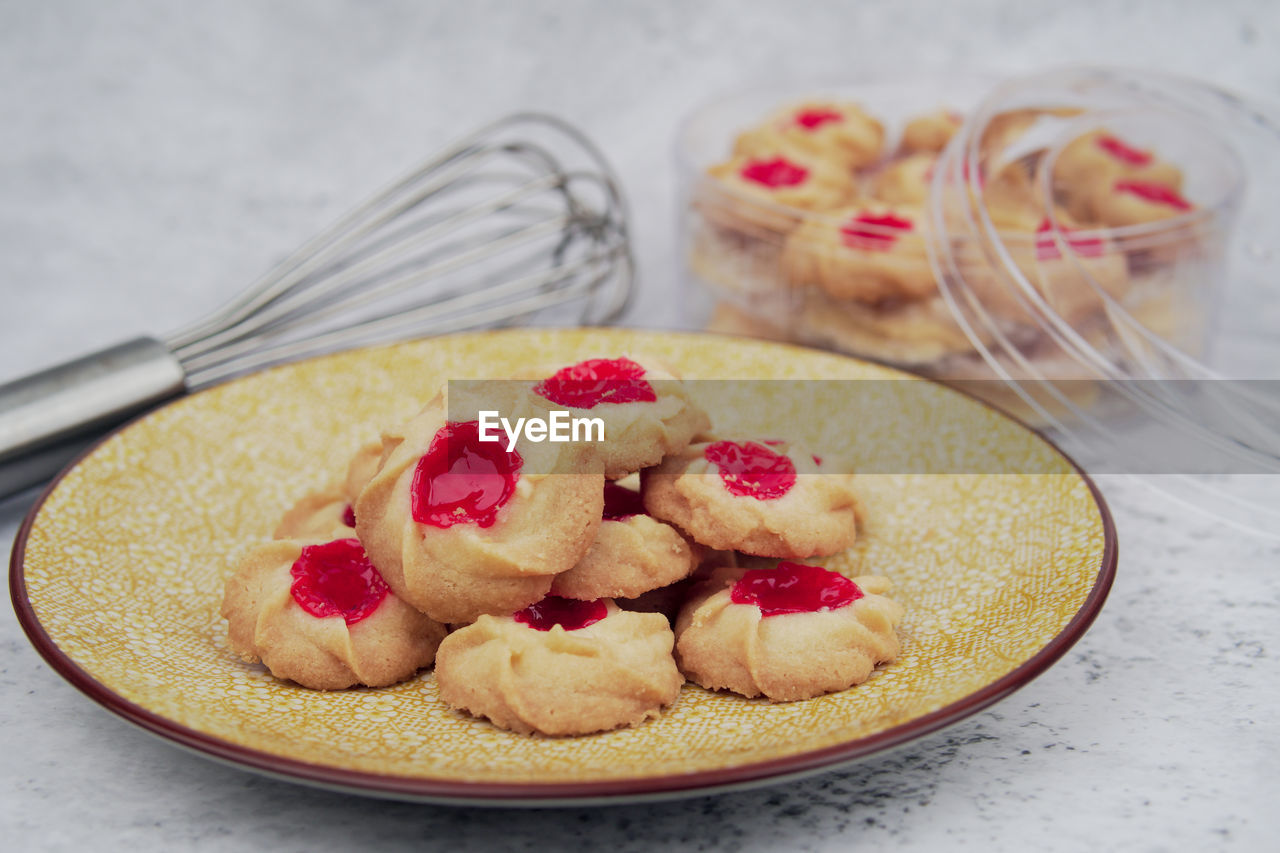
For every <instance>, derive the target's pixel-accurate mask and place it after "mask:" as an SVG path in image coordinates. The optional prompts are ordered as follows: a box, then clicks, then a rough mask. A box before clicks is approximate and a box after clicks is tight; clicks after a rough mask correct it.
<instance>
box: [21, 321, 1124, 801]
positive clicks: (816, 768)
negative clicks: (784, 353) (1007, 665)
mask: <svg viewBox="0 0 1280 853" xmlns="http://www.w3.org/2000/svg"><path fill="white" fill-rule="evenodd" d="M538 331H547V330H538ZM627 331H638V332H641V333H649V334H653V333H655V332H656V333H658V334H674V335H676V336H679V337H688V336H690V335H689V334H688V333H684V334H681V333H680V332H674V333H673V332H671V331H670V330H627ZM475 334H477V333H462V334H460V335H444V336H441V337H442V338H454V337H463V336H469V335H475ZM478 334H485V333H484V332H481V333H478ZM695 336H696V335H695ZM741 340H743V341H753V342H757V343H763V344H769V343H770V342H766V341H755V339H752V338H742V339H741ZM401 343H407V342H401ZM389 346H396V344H391V345H382V346H374V347H362V348H357V350H346V351H344V352H347V353H350V352H355V351H358V350H359V349H366V350H377V349H385V348H389ZM784 346H785V345H784ZM789 348H794V349H800V350H802V351H812V352H815V353H821V354H824V355H832V353H826V352H824V351H822V350H810V349H809V348H807V347H789ZM337 354H338V353H329V354H326V355H322V356H318V357H317V358H327V357H329V356H331V355H337ZM839 357H841V358H847V359H849V360H851V361H863V362H865V363H868V364H873V365H875V366H877V367H886V365H881V364H879V363H878V362H874V361H867V360H864V359H858V358H855V357H853V356H839ZM311 360H314V359H305V361H311ZM283 366H285V365H279V366H277V367H273V368H268V370H274V369H278V368H279V367H283ZM889 369H891V370H896V371H898V372H900V373H903V374H906V375H908V376H911V377H913V378H917V379H924V380H925V381H927V382H933V383H934V384H938V385H942V386H943V387H945V388H947V390H949V391H953V392H955V393H958V394H961V395H962V396H964V397H966V398H968V399H969V400H971V401H973V402H975V403H978V404H980V405H982V406H985V407H986V408H988V409H991V410H992V411H994V412H995V413H996V414H998V415H999V416H1001V417H1004V418H1007V419H1009V420H1011V421H1013V422H1014V423H1016V424H1017V425H1018V426H1020V427H1021V428H1023V429H1025V430H1027V431H1028V432H1031V433H1032V434H1033V435H1034V436H1035V437H1036V438H1037V439H1038V440H1039V441H1042V442H1044V443H1045V444H1046V445H1048V446H1049V448H1050V449H1052V450H1053V451H1054V452H1055V453H1057V454H1058V455H1059V456H1060V457H1061V458H1062V459H1064V460H1065V461H1066V462H1067V463H1068V464H1069V465H1070V466H1071V468H1072V470H1073V471H1074V472H1075V474H1076V475H1077V476H1078V477H1079V478H1080V479H1081V480H1082V481H1083V482H1084V484H1085V485H1086V486H1087V487H1088V489H1089V493H1090V496H1091V498H1092V500H1093V505H1094V507H1095V508H1096V509H1097V511H1098V514H1099V516H1100V518H1101V520H1102V532H1103V550H1102V560H1101V565H1100V566H1099V569H1098V573H1097V576H1096V577H1095V579H1094V583H1093V587H1092V588H1091V589H1090V590H1089V594H1088V596H1087V597H1086V598H1085V600H1084V602H1083V603H1082V604H1081V605H1080V608H1079V609H1078V610H1077V611H1076V612H1075V614H1074V615H1073V616H1072V617H1071V620H1070V621H1069V622H1067V624H1066V625H1065V626H1063V628H1062V629H1061V630H1060V631H1059V632H1058V633H1057V634H1055V635H1054V636H1053V638H1052V639H1051V640H1050V641H1049V642H1048V643H1046V644H1045V645H1044V646H1043V647H1042V648H1041V649H1040V650H1039V651H1038V652H1036V653H1035V654H1034V655H1032V656H1031V657H1029V658H1027V660H1025V661H1023V662H1022V663H1021V664H1019V665H1018V666H1016V667H1014V668H1013V669H1012V670H1010V671H1009V672H1007V673H1005V674H1004V675H1002V676H1001V677H1000V678H998V679H996V680H995V681H993V682H991V683H990V684H987V685H985V686H984V687H982V688H980V689H978V690H976V691H974V692H972V693H969V694H967V695H965V696H963V697H961V698H960V699H958V700H956V701H955V702H952V703H950V704H948V705H944V706H943V707H941V708H938V709H937V710H934V711H930V712H929V713H928V714H925V715H924V716H921V717H916V718H915V719H912V720H909V721H907V722H905V723H900V724H898V725H895V726H892V727H890V728H888V729H885V730H884V731H881V732H877V733H875V734H873V735H869V736H867V737H863V738H858V739H856V740H853V741H848V742H845V743H839V744H833V745H830V746H825V747H821V748H819V749H814V750H809V751H807V752H802V753H798V754H796V755H788V756H782V757H779V758H770V759H765V760H762V761H754V762H749V763H746V764H740V765H736V766H733V767H722V768H716V769H712V770H698V771H693V772H690V773H676V774H664V775H656V776H633V777H622V778H617V779H601V780H595V781H585V782H583V781H575V782H492V781H486V782H471V781H466V780H453V779H438V778H436V779H432V778H424V777H416V776H400V775H395V774H387V773H373V772H369V771H364V770H350V769H346V768H341V767H333V766H331V765H326V764H316V763H312V762H307V761H301V760H299V759H296V758H289V757H286V756H280V755H274V754H272V753H270V752H265V751H263V750H259V749H254V748H252V747H248V746H242V745H240V744H235V743H231V742H230V741H226V740H222V739H221V738H218V737H215V736H213V735H209V734H206V733H204V732H201V731H198V730H196V729H193V728H190V727H188V726H184V725H182V724H180V723H177V722H175V721H173V720H171V719H169V718H168V717H165V716H163V715H160V714H157V713H155V712H153V711H149V710H147V709H146V708H143V707H142V706H141V705H138V704H136V703H134V702H131V701H129V700H128V699H125V698H124V697H123V696H120V695H119V694H118V693H115V692H114V691H112V690H111V689H110V688H108V687H107V686H106V685H105V684H103V683H101V682H100V681H98V680H97V679H95V678H94V677H93V676H92V675H90V674H89V673H88V672H87V671H86V670H85V669H83V668H82V667H81V666H80V665H79V664H77V663H76V662H75V661H74V660H73V659H72V658H71V657H70V655H68V654H67V653H66V652H64V651H63V650H62V649H61V648H59V646H58V645H57V643H55V642H54V640H53V638H52V637H50V636H49V634H48V632H46V631H45V629H44V626H43V625H42V624H41V623H40V620H39V617H38V616H37V615H36V612H35V608H34V606H33V605H32V603H31V600H30V597H29V595H28V591H27V585H26V576H25V574H24V572H23V567H24V563H25V557H26V547H27V541H28V538H29V537H30V534H31V530H32V528H33V527H34V525H35V521H36V517H37V516H38V515H39V513H40V510H41V509H42V508H43V506H44V504H45V503H46V501H47V500H48V499H49V497H50V496H51V495H52V494H53V491H54V490H55V489H56V488H57V487H58V485H59V484H60V483H61V482H62V480H63V479H64V478H65V477H66V476H67V475H68V474H69V473H70V472H71V471H72V470H74V469H75V468H76V467H77V466H79V465H80V463H81V462H83V461H84V460H85V459H86V458H87V457H88V456H89V455H90V454H91V453H93V452H94V451H95V450H97V448H98V447H99V446H101V445H102V444H103V443H105V442H107V441H109V440H110V439H112V438H114V437H115V436H116V435H117V434H119V433H121V432H123V431H124V430H126V429H128V428H129V427H130V426H132V425H133V424H135V423H137V422H138V421H140V420H142V419H143V418H146V417H149V416H150V415H152V414H154V413H155V412H156V411H160V410H161V409H164V408H168V407H169V406H171V405H174V404H176V403H178V402H180V401H182V400H185V399H188V398H190V397H193V396H197V395H198V394H199V393H202V391H203V390H208V389H202V391H198V392H196V393H195V394H184V395H183V396H181V397H178V398H176V399H175V400H172V401H169V402H168V403H166V404H164V405H162V406H159V407H157V408H156V409H152V410H150V411H148V412H145V413H143V414H141V415H139V416H138V417H136V418H133V419H131V420H129V421H127V422H126V423H124V424H121V425H120V426H118V427H116V428H115V429H112V430H111V431H110V432H108V433H107V434H105V435H103V436H102V437H101V438H99V439H98V440H96V441H94V442H93V443H92V444H90V445H89V446H88V447H86V448H85V449H84V450H83V451H82V452H80V453H79V454H78V455H77V456H76V457H75V458H74V459H72V460H71V461H70V462H69V463H68V464H67V465H66V467H64V468H63V469H62V470H61V471H59V472H58V474H57V475H56V476H55V477H54V478H53V479H52V480H51V481H50V482H49V483H48V484H47V485H46V486H45V487H44V489H43V490H42V491H41V492H40V495H39V496H38V497H37V498H36V500H35V502H34V503H33V504H32V505H31V508H30V509H29V510H28V511H27V514H26V516H25V517H24V518H23V520H22V524H21V525H20V526H19V528H18V532H17V535H16V536H15V537H14V544H13V550H12V551H11V552H10V557H9V598H10V601H11V603H12V604H13V608H14V611H15V613H16V614H17V617H18V623H19V624H20V625H21V626H22V630H23V632H24V633H25V634H26V636H27V639H28V641H29V642H30V643H31V644H32V646H34V647H35V650H36V652H37V653H38V654H39V655H40V657H41V658H43V659H44V661H45V662H46V663H47V664H49V666H50V667H52V668H53V670H54V671H55V672H57V673H58V675H60V676H62V678H63V679H64V680H66V681H67V682H68V683H70V684H71V686H72V687H74V688H76V689H77V690H79V691H80V692H81V693H83V694H84V695H85V696H87V697H88V698H89V699H90V700H92V701H93V702H95V703H96V704H98V705H100V706H102V707H103V708H105V709H106V710H107V711H110V712H111V713H113V714H115V715H116V716H118V717H120V718H122V719H124V720H125V721H126V722H129V723H131V724H133V725H135V726H138V727H139V728H141V729H143V730H144V731H147V732H148V733H150V734H153V735H156V736H158V737H160V738H161V739H163V740H165V741H168V742H169V743H171V744H173V745H176V746H179V747H182V748H184V749H185V750H187V751H191V752H194V753H196V754H198V755H200V756H202V757H204V758H208V759H212V760H214V761H217V762H219V763H223V764H230V765H232V766H235V767H237V768H240V769H247V770H251V771H254V772H256V773H259V774H263V775H266V776H270V777H273V778H278V779H284V780H287V781H291V782H296V783H301V784H305V785H309V786H312V787H320V788H326V789H329V790H337V791H342V792H346V793H352V794H360V795H365V796H375V797H383V798H388V799H400V800H410V801H417V802H431V803H440V804H445V805H479V806H499V807H502V806H517V807H518V806H527V807H541V806H588V805H603V804H610V803H624V802H642V801H646V800H669V799H677V798H681V797H693V796H703V795H707V794H714V793H722V792H725V791H729V790H734V789H740V788H746V787H754V786H760V785H764V784H773V783H778V784H781V783H784V782H787V781H792V780H795V779H799V778H802V777H805V776H810V775H814V774H817V773H821V772H825V771H829V770H835V769H837V768H839V767H840V766H843V765H846V764H849V763H852V762H854V761H858V760H860V759H863V758H867V757H869V756H871V755H874V754H876V753H881V752H885V751H888V750H891V749H894V748H896V747H900V746H903V745H905V744H907V743H909V742H911V741H913V740H916V739H918V738H920V737H923V736H925V735H928V734H932V733H934V732H937V731H939V730H941V729H944V728H947V727H949V726H951V725H953V724H955V723H958V722H960V721H962V720H964V719H965V718H967V717H970V716H972V715H973V714H976V713H977V712H979V711H981V710H983V709H984V708H987V707H989V706H990V705H993V704H995V703H996V702H999V701H1000V700H1002V699H1004V698H1006V697H1007V696H1009V695H1010V694H1012V693H1014V692H1015V691H1017V690H1019V689H1021V688H1022V687H1025V686H1026V685H1027V684H1029V683H1030V682H1031V681H1033V680H1034V679H1036V678H1037V677H1039V676H1040V675H1041V674H1043V673H1044V672H1045V671H1046V670H1047V669H1048V668H1049V667H1050V666H1052V665H1053V664H1054V663H1056V662H1057V661H1058V660H1059V659H1060V658H1062V656H1063V655H1065V654H1066V653H1067V651H1068V650H1069V649H1070V648H1071V647H1072V646H1074V645H1075V644H1076V642H1078V641H1079V640H1080V638H1081V637H1083V636H1084V634H1085V632H1086V631H1087V630H1088V629H1089V627H1090V626H1091V625H1092V624H1093V622H1094V620H1095V619H1096V618H1097V616H1098V614H1099V613H1100V612H1101V610H1102V607H1103V604H1104V603H1105V602H1106V599H1107V595H1108V593H1109V592H1110V590H1111V586H1112V584H1113V582H1114V580H1115V574H1116V565H1117V563H1118V560H1119V544H1118V541H1117V535H1116V526H1115V521H1114V519H1113V518H1112V515H1111V510H1110V508H1109V507H1108V506H1107V502H1106V499H1105V498H1104V497H1103V496H1102V492H1101V491H1100V490H1099V489H1098V486H1097V484H1096V483H1095V482H1094V481H1093V478H1092V477H1090V476H1089V475H1088V474H1087V473H1086V472H1085V471H1084V469H1082V468H1081V467H1080V465H1079V464H1078V463H1077V462H1076V461H1075V460H1074V459H1073V458H1071V456H1069V455H1068V454H1067V453H1066V452H1065V451H1063V450H1062V448H1060V447H1059V446H1058V445H1057V444H1056V443H1054V442H1053V441H1052V440H1051V439H1049V438H1048V437H1046V436H1045V435H1043V434H1042V433H1040V432H1039V431H1037V430H1034V429H1032V428H1031V427H1029V426H1027V424H1025V423H1023V422H1022V421H1021V420H1020V419H1019V418H1017V417H1015V416H1014V415H1011V414H1009V413H1008V412H1005V411H1002V410H1000V409H998V408H996V407H995V406H993V405H992V404H990V403H988V402H986V401H985V400H981V399H979V398H977V397H975V396H973V395H972V394H971V393H969V392H968V391H965V390H964V389H962V388H955V387H953V386H949V385H946V384H945V383H942V382H939V381H937V380H934V379H931V378H929V377H922V376H919V375H918V374H913V373H910V372H909V371H905V370H902V369H901V368H892V367H890V368H889ZM247 375H256V374H247ZM243 378H246V377H244V376H241V377H236V378H234V379H231V380H228V381H229V382H234V381H237V380H239V379H243ZM222 384H225V383H219V385H218V386H213V387H220V386H221V385H222Z"/></svg>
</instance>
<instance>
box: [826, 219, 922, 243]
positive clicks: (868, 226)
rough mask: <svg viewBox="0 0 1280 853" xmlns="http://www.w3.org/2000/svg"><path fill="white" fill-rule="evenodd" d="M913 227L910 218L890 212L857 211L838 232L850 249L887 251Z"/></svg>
mask: <svg viewBox="0 0 1280 853" xmlns="http://www.w3.org/2000/svg"><path fill="white" fill-rule="evenodd" d="M913 227H914V225H913V224H912V222H911V220H910V219H907V218H906V217H903V216H896V215H894V214H892V213H885V214H874V213H859V214H858V215H857V216H855V217H854V218H853V219H852V220H851V221H850V222H849V223H848V224H847V225H845V226H844V227H843V228H841V229H840V234H841V236H842V237H843V238H844V244H845V245H846V246H848V247H850V248H852V249H866V250H868V251H872V252H887V251H889V250H890V249H892V248H893V244H894V243H896V242H898V238H899V237H900V236H902V235H903V234H906V233H907V232H908V231H910V230H911V229H912V228H913Z"/></svg>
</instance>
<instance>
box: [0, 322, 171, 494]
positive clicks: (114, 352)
mask: <svg viewBox="0 0 1280 853" xmlns="http://www.w3.org/2000/svg"><path fill="white" fill-rule="evenodd" d="M186 390H187V388H186V374H185V372H184V371H183V369H182V364H181V363H180V362H179V361H178V359H177V358H176V357H175V356H174V355H173V353H171V352H170V351H169V348H168V347H166V346H165V345H164V344H162V343H161V342H160V341H158V340H156V339H155V338H136V339H134V340H131V341H126V342H125V343H122V344H117V345H116V346H113V347H108V348H107V349H104V350H100V351H98V352H95V353H91V354H89V355H86V356H84V357H82V358H77V359H75V360H74V361H69V362H67V363H66V364H60V365H58V366H57V367H51V368H49V369H48V370H45V371H42V372H40V373H34V374H32V375H31V376H26V377H23V378H22V379H18V380H15V381H13V382H10V383H7V384H5V385H0V498H4V497H8V496H9V495H12V494H15V493H17V492H20V491H22V490H23V489H25V488H28V487H30V486H34V485H37V484H38V483H42V482H44V481H45V480H47V479H49V477H51V476H53V475H54V474H55V473H57V472H58V471H59V470H60V469H61V468H62V467H63V466H64V465H66V463H67V462H69V461H70V460H71V459H72V458H73V457H74V456H75V455H76V454H77V453H79V452H80V451H81V450H83V449H84V448H85V447H86V446H88V445H89V444H90V443H91V442H93V441H94V440H95V439H96V438H98V436H100V435H101V434H102V433H104V432H106V431H107V430H108V429H110V428H112V427H114V426H117V425H119V424H121V423H123V422H124V421H126V420H128V419H129V418H130V417H132V416H133V415H136V414H139V413H141V412H143V411H145V410H146V409H149V408H151V407H152V406H154V405H156V404H157V403H161V402H163V401H165V400H168V399H170V398H173V397H177V396H179V395H181V394H183V393H185V392H186Z"/></svg>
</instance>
